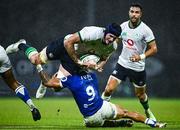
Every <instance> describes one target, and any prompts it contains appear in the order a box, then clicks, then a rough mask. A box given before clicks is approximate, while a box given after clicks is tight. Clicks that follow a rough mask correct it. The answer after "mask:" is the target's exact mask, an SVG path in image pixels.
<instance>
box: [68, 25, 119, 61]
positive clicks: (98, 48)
mask: <svg viewBox="0 0 180 130" xmlns="http://www.w3.org/2000/svg"><path fill="white" fill-rule="evenodd" d="M104 30H105V28H102V27H95V26H89V27H84V28H83V29H82V30H80V31H79V32H78V34H79V36H80V39H81V41H80V43H78V44H75V50H76V53H77V55H78V56H79V57H81V56H83V55H85V54H95V55H97V56H99V57H100V58H101V60H104V59H106V58H107V57H109V56H110V55H111V53H112V52H113V51H114V50H116V49H117V43H116V42H113V43H112V44H111V43H110V44H108V45H107V44H104V43H103V38H104ZM70 36H71V35H68V36H66V37H65V39H66V38H68V37H70Z"/></svg>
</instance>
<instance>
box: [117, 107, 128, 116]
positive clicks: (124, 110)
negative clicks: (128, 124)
mask: <svg viewBox="0 0 180 130" xmlns="http://www.w3.org/2000/svg"><path fill="white" fill-rule="evenodd" d="M127 114H128V110H127V109H124V108H123V109H121V110H120V111H119V112H118V117H120V118H125V117H127Z"/></svg>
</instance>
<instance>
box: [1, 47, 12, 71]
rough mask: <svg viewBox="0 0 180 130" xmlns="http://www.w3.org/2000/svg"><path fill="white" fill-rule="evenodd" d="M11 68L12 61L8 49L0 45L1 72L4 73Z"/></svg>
mask: <svg viewBox="0 0 180 130" xmlns="http://www.w3.org/2000/svg"><path fill="white" fill-rule="evenodd" d="M10 68H11V62H10V60H9V57H8V56H7V54H6V51H5V50H4V48H3V47H2V46H0V73H4V72H6V71H7V70H9V69H10Z"/></svg>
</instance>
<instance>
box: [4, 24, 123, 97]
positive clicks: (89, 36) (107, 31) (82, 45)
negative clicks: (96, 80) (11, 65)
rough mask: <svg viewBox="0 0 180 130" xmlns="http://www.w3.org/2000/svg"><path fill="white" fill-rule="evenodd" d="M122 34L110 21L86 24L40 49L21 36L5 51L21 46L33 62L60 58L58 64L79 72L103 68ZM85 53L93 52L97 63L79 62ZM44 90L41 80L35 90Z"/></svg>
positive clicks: (40, 92)
mask: <svg viewBox="0 0 180 130" xmlns="http://www.w3.org/2000/svg"><path fill="white" fill-rule="evenodd" d="M120 34H121V27H120V26H119V25H118V24H116V23H112V24H109V25H108V26H106V27H105V28H104V27H96V26H89V27H84V28H83V29H82V30H80V31H78V32H76V33H74V34H69V35H67V36H64V37H62V38H59V39H58V40H56V41H53V42H51V43H50V44H48V46H47V47H45V48H44V49H43V50H42V51H41V52H40V53H38V52H37V51H36V49H35V48H33V47H30V46H29V45H28V44H26V41H25V40H20V41H18V42H17V43H15V44H12V45H10V46H8V47H7V49H6V52H7V53H13V52H16V51H18V50H19V49H20V50H23V51H24V52H25V54H26V55H27V57H28V58H29V59H30V61H31V63H33V64H35V65H39V64H45V63H46V62H47V61H48V60H60V61H61V65H62V66H63V67H64V68H65V69H66V70H67V71H68V72H69V73H70V74H71V75H73V74H77V73H81V71H82V67H84V68H90V69H95V70H98V71H102V67H103V65H104V64H105V63H106V61H107V59H108V58H109V56H110V55H111V54H112V52H113V51H115V50H116V48H117V43H116V42H114V41H115V40H116V39H117V38H118V37H119V36H120ZM85 54H94V55H96V56H98V57H100V62H98V64H94V63H82V62H81V61H80V57H81V56H83V55H85ZM45 92H46V87H43V85H42V84H41V85H40V87H39V89H38V91H37V93H36V97H37V98H42V97H43V96H44V94H45Z"/></svg>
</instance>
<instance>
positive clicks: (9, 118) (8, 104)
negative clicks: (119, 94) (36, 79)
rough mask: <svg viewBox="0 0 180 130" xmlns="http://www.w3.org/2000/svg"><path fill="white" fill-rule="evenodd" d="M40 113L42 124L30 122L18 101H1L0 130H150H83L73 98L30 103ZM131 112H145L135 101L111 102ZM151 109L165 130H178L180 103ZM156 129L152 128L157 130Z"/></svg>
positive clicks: (145, 129) (163, 102)
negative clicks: (165, 125) (163, 124)
mask: <svg viewBox="0 0 180 130" xmlns="http://www.w3.org/2000/svg"><path fill="white" fill-rule="evenodd" d="M33 101H34V103H35V104H36V106H37V107H38V108H39V110H40V112H41V116H42V118H41V120H40V121H37V122H35V121H33V119H32V115H31V112H30V111H29V109H28V107H27V106H26V105H24V103H23V102H22V101H21V100H19V99H18V98H1V99H0V129H3V130H5V129H13V130H14V129H23V130H24V129H28V130H30V129H33V130H35V129H52V130H53V129H59V130H66V129H68V130H79V129H83V130H85V129H87V130H89V129H95V130H97V129H98V130H101V129H102V130H104V129H107V130H117V129H122V130H140V129H142V130H149V129H152V128H150V127H149V126H147V125H144V124H141V123H135V124H134V126H133V127H132V128H118V127H117V128H86V127H85V126H84V125H83V117H82V116H81V114H80V112H79V110H78V108H77V106H76V104H75V101H74V100H73V98H61V97H59V98H44V99H41V100H37V99H33ZM112 102H113V103H116V104H119V105H121V106H123V107H124V108H127V109H128V110H131V111H138V112H140V113H143V114H144V111H143V109H142V107H141V105H140V103H139V102H138V100H137V99H136V98H135V99H124V98H123V99H122V98H116V99H112ZM150 106H151V109H152V111H153V112H154V114H155V116H156V118H157V119H158V120H159V121H162V122H167V124H168V125H167V128H163V129H165V130H180V99H150ZM156 129H158V128H153V130H156Z"/></svg>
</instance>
